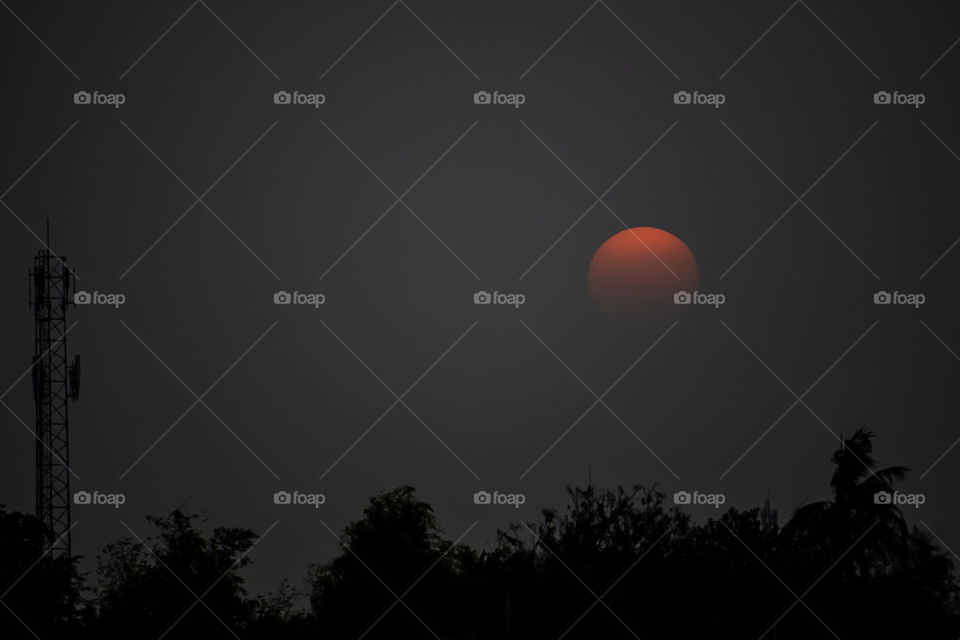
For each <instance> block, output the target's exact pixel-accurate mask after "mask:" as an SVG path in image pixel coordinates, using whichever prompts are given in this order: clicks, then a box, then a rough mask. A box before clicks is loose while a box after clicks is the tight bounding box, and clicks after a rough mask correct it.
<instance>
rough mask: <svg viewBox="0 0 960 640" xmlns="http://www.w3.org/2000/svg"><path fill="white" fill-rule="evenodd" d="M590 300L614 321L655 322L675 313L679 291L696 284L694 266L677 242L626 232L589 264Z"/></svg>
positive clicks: (651, 231)
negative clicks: (675, 295)
mask: <svg viewBox="0 0 960 640" xmlns="http://www.w3.org/2000/svg"><path fill="white" fill-rule="evenodd" d="M588 279H589V283H590V296H591V297H592V298H593V301H594V303H595V304H596V305H597V307H599V308H600V310H601V311H603V312H604V313H605V314H606V315H608V316H610V317H611V318H614V319H617V320H641V319H650V320H658V319H662V318H667V317H670V316H671V315H672V311H673V310H675V308H676V307H675V305H674V303H673V296H674V294H675V293H676V292H678V291H689V292H693V291H695V290H696V289H697V287H698V285H699V283H700V273H699V270H698V269H697V261H696V260H695V259H694V257H693V253H691V251H690V249H688V248H687V245H685V244H684V243H683V241H682V240H680V239H679V238H678V237H676V236H675V235H673V234H670V233H667V232H666V231H663V230H661V229H656V228H654V227H635V228H633V229H625V230H623V231H621V232H620V233H618V234H617V235H615V236H613V237H612V238H610V239H609V240H607V241H606V242H604V243H603V245H602V246H601V247H600V248H599V249H597V252H596V253H595V254H594V256H593V260H591V261H590V273H589V276H588Z"/></svg>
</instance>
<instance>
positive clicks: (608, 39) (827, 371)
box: [0, 0, 960, 591]
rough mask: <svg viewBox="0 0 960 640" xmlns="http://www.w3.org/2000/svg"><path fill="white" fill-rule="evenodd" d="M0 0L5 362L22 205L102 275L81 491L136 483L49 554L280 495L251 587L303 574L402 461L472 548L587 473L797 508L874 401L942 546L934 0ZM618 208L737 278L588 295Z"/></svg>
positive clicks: (266, 502)
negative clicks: (630, 312)
mask: <svg viewBox="0 0 960 640" xmlns="http://www.w3.org/2000/svg"><path fill="white" fill-rule="evenodd" d="M8 5H9V9H3V10H0V42H2V43H3V44H2V47H3V56H2V62H0V66H2V74H3V83H4V87H5V91H4V96H5V98H4V101H3V114H4V117H3V118H2V119H0V130H2V132H3V137H2V139H3V141H4V149H5V151H4V153H3V154H2V157H0V193H2V194H3V195H2V198H0V200H2V202H3V203H4V204H5V205H6V207H5V208H3V209H2V210H0V242H2V247H0V261H2V262H0V296H2V298H3V299H4V300H6V301H7V302H6V306H5V309H6V312H5V313H4V314H3V319H2V322H3V325H2V336H3V354H4V357H3V359H2V361H0V367H2V369H0V381H2V382H0V389H2V390H3V391H5V392H6V390H7V387H9V386H10V385H11V384H13V383H14V381H16V380H17V379H18V377H19V376H21V374H23V373H24V371H25V370H26V368H27V367H28V366H29V365H30V358H31V355H32V351H33V324H32V315H31V311H30V309H29V308H28V306H27V296H26V284H27V283H26V272H27V269H28V267H29V266H30V265H31V260H32V255H33V254H34V253H35V252H36V251H37V250H38V249H40V248H42V245H41V244H40V242H39V241H38V239H37V237H35V235H34V234H36V235H39V234H41V230H42V227H43V224H44V220H45V218H46V216H47V215H49V216H50V218H51V220H52V225H53V230H54V232H53V233H54V235H53V248H54V250H56V251H57V252H59V253H62V254H66V255H67V256H68V258H69V262H70V264H71V265H72V266H73V267H74V268H75V269H76V270H77V273H78V275H79V276H80V281H79V288H80V289H83V290H86V291H90V292H93V291H99V292H106V293H122V294H123V295H124V296H125V298H126V302H125V304H124V305H123V306H122V307H120V308H119V309H116V308H112V307H108V306H97V305H90V306H79V307H77V308H76V309H75V310H72V311H71V321H74V320H75V321H76V322H77V324H76V326H75V328H74V329H73V330H72V332H71V333H70V336H69V344H70V350H71V352H73V353H81V354H82V356H83V362H84V371H83V376H84V379H83V386H82V391H81V399H80V402H79V403H78V404H76V405H73V406H71V417H72V442H71V463H72V467H73V470H74V471H75V473H76V475H77V476H78V477H79V480H75V481H74V487H73V488H74V489H85V490H89V491H94V490H97V491H101V492H105V493H116V492H122V493H123V494H124V495H125V496H126V503H125V504H124V506H123V507H122V508H121V509H119V510H114V509H112V508H109V507H92V506H90V507H76V508H75V509H74V513H73V515H74V518H75V519H76V520H79V521H80V522H79V524H77V525H76V527H75V529H74V531H73V545H74V552H75V553H78V554H82V555H84V556H87V557H88V558H93V557H95V556H96V554H97V553H98V552H99V551H100V550H101V549H102V547H103V546H104V545H105V544H106V543H107V542H109V541H111V540H113V539H116V538H118V537H121V536H124V535H129V532H128V530H127V529H126V528H125V524H126V525H127V526H129V527H130V528H131V529H133V530H134V531H135V532H136V533H137V535H140V536H147V535H149V534H150V533H152V532H151V530H150V526H149V525H148V523H147V522H146V521H145V520H144V515H146V514H163V513H168V512H169V511H170V510H172V509H173V508H175V507H176V506H178V505H181V504H184V503H186V504H187V505H188V507H189V508H190V509H192V510H195V511H204V512H206V513H207V514H208V516H209V520H210V523H211V525H243V526H248V527H251V528H253V529H255V530H256V531H258V532H263V531H266V530H267V529H268V528H270V527H271V526H272V525H274V524H275V523H276V525H275V526H274V527H273V529H271V530H270V533H269V535H267V536H266V537H265V538H264V539H263V540H262V542H260V543H259V544H258V546H257V547H256V548H255V549H254V551H253V552H252V556H251V557H252V558H253V559H254V561H255V563H256V564H255V566H254V567H253V568H252V569H251V570H249V571H248V575H249V577H250V586H251V588H252V589H253V590H254V591H256V590H264V589H269V588H273V587H274V586H275V585H276V583H277V582H278V581H279V580H280V578H282V577H289V578H290V579H291V580H293V581H294V582H296V583H299V582H300V581H301V579H302V577H303V570H304V567H305V565H306V564H307V563H308V562H312V561H320V560H325V559H327V558H329V557H330V555H331V554H332V553H333V552H334V550H335V546H336V540H335V538H334V537H333V536H332V535H331V534H330V533H329V532H328V531H327V529H326V528H325V527H324V525H323V523H326V525H328V526H329V527H330V528H332V529H333V530H334V531H340V530H341V529H342V527H343V526H344V525H345V524H347V523H348V522H349V521H351V520H354V519H357V518H358V517H359V516H360V513H361V510H362V509H363V507H364V505H365V504H366V501H367V499H368V498H369V497H370V496H371V495H375V494H377V493H379V492H381V491H386V490H389V489H392V488H394V487H396V486H398V485H402V484H411V485H413V486H415V487H416V488H417V490H418V494H419V495H420V496H421V497H422V498H424V499H426V500H428V501H429V502H431V504H433V505H434V507H435V509H436V512H437V515H438V517H439V520H440V522H441V524H442V525H443V526H444V527H445V529H446V531H447V534H448V536H449V537H450V538H452V539H456V538H458V537H460V536H461V534H463V533H464V532H465V531H466V530H467V529H468V528H469V527H470V526H471V525H472V524H473V523H474V522H475V521H478V520H479V524H478V525H477V526H476V527H475V528H473V529H472V530H471V531H470V533H469V535H467V536H466V538H465V539H464V541H465V542H469V543H471V544H473V545H475V546H483V545H489V544H490V543H491V542H492V541H493V536H494V533H495V531H496V529H497V528H498V527H503V526H505V525H506V524H507V523H508V522H509V521H511V520H517V519H520V518H530V519H533V518H536V517H538V514H539V509H540V508H541V507H542V506H548V505H560V504H563V502H564V486H565V485H567V484H577V483H579V484H583V483H585V482H587V480H588V478H590V477H592V479H593V481H594V482H595V483H596V484H600V485H604V486H611V487H612V486H615V485H617V484H632V483H644V484H647V485H649V484H652V483H658V484H659V486H660V487H661V488H662V490H663V491H665V492H666V493H667V494H668V495H672V493H673V492H674V491H677V490H679V489H687V490H700V491H703V492H722V493H724V494H725V495H726V497H727V505H731V506H737V507H743V508H748V507H750V506H754V505H757V504H759V503H760V502H761V501H762V500H763V498H764V497H765V496H766V495H767V494H768V493H769V495H770V496H771V500H772V502H773V503H774V506H775V507H777V508H779V510H780V512H781V519H782V520H784V519H785V518H786V517H788V516H789V514H790V512H792V510H793V509H794V508H795V507H797V506H799V505H800V504H801V503H803V502H804V501H810V500H819V499H824V498H826V497H827V496H828V487H827V482H828V480H829V475H830V472H831V466H830V464H829V457H830V454H831V452H832V451H833V450H834V449H835V448H836V447H837V444H838V443H837V438H836V436H837V435H839V434H841V433H843V434H848V435H849V434H850V433H852V432H853V431H854V430H855V429H856V428H858V427H862V426H865V427H869V428H871V429H873V430H874V431H875V432H876V433H877V439H876V450H875V454H876V455H877V457H878V458H879V459H880V461H881V464H904V465H909V466H910V468H911V470H912V472H911V475H910V479H909V481H908V482H907V483H906V484H905V485H904V486H903V487H902V489H903V490H904V491H909V492H922V493H924V494H925V495H926V498H927V500H926V503H925V504H924V506H923V507H922V508H921V509H920V510H918V511H917V512H913V511H912V510H911V512H910V513H909V514H908V517H909V519H910V520H911V522H915V523H917V524H918V525H920V521H921V520H922V521H923V523H925V525H926V526H928V527H929V528H930V529H931V530H932V531H934V532H935V533H936V534H937V535H938V536H939V537H940V538H942V540H943V541H944V542H946V543H947V544H949V545H950V546H951V547H952V548H954V549H956V548H958V547H960V519H958V516H957V511H956V509H955V508H954V505H956V503H957V500H958V498H960V496H958V493H957V492H958V488H957V487H958V486H960V484H958V483H957V479H958V475H960V474H958V468H960V467H958V465H960V447H957V448H956V449H953V450H952V451H950V452H949V453H947V454H946V455H945V456H944V453H945V452H947V451H948V449H950V447H951V446H952V445H953V444H955V442H956V441H957V439H958V438H960V429H958V427H957V422H956V419H955V415H954V407H955V401H954V400H955V396H956V391H955V388H956V385H957V384H958V382H960V359H958V357H957V353H958V352H960V325H958V322H957V320H958V304H957V300H956V294H955V290H956V286H955V285H956V277H957V269H958V267H960V249H956V250H953V251H948V250H949V249H950V248H951V247H952V246H953V245H954V243H955V242H956V240H957V238H958V236H960V219H958V218H957V216H956V215H955V213H956V211H957V205H958V199H960V186H958V185H960V180H958V177H960V158H958V157H957V151H958V150H960V123H958V121H957V119H956V117H955V114H956V113H957V109H958V108H960V104H958V98H960V96H958V92H957V89H956V82H955V79H956V77H957V73H958V71H960V48H958V49H955V50H952V51H948V49H950V47H951V46H952V45H953V44H955V41H956V39H957V38H958V37H960V19H958V18H960V15H958V12H957V10H956V8H955V7H954V6H952V4H951V3H933V4H931V5H929V6H925V7H924V9H923V11H918V10H916V9H914V8H913V7H910V6H907V5H905V4H903V3H898V2H897V3H895V2H881V3H869V4H863V6H862V7H861V8H859V9H854V8H853V7H852V5H851V6H848V7H846V8H839V7H837V6H835V5H834V3H828V2H822V1H813V0H811V1H809V2H806V3H795V4H792V5H791V4H790V3H789V2H774V3H771V2H736V3H723V5H722V6H721V5H720V4H718V3H710V2H690V3H683V4H682V5H681V4H676V3H628V2H621V1H618V0H609V1H607V2H605V3H599V4H593V5H591V4H590V3H589V2H539V3H522V6H520V3H512V2H469V3H455V5H454V4H453V3H442V2H426V1H424V0H407V1H406V2H399V3H395V4H393V5H391V4H390V3H389V2H362V3H361V2H325V3H306V2H296V3H294V2H291V3H283V4H281V5H277V4H276V3H273V4H267V3H262V4H252V3H251V4H247V3H245V4H244V6H242V7H241V6H236V5H234V4H233V3H225V2H222V1H219V0H208V1H207V2H206V3H204V2H200V3H197V4H193V5H191V4H190V3H189V2H182V3H153V5H154V6H152V7H146V6H140V5H139V3H138V6H137V7H133V6H132V5H129V4H128V3H120V2H110V3H93V4H90V3H83V4H78V3H54V5H51V4H49V3H44V4H43V5H42V6H41V5H37V4H34V3H27V2H22V1H9V2H8ZM55 6H56V8H54V7H55ZM185 12H186V13H185ZM14 13H15V15H14ZM774 23H776V25H775V26H773V28H772V29H770V30H769V32H768V33H766V34H765V32H766V31H767V30H768V28H770V27H771V25H774ZM764 34H765V35H764ZM561 36H562V37H561ZM761 36H762V37H761ZM558 39H559V40H558ZM758 39H759V40H758ZM945 52H946V54H945ZM944 54H945V55H944ZM941 56H942V58H941ZM78 91H86V92H89V93H90V94H91V101H93V100H96V99H97V95H98V94H100V95H109V94H122V96H123V104H122V105H120V106H119V107H118V108H115V107H114V106H112V105H110V104H100V105H97V104H75V103H74V94H75V92H78ZM278 91H286V92H289V93H290V94H291V95H292V96H295V95H296V94H294V92H299V94H302V95H304V96H313V95H315V94H322V95H323V104H321V105H312V104H309V102H310V101H313V102H319V99H315V98H309V97H304V98H302V100H304V101H305V102H307V103H308V104H275V102H274V94H275V93H276V92H278ZM478 91H488V92H491V93H493V92H499V93H500V94H508V95H509V94H522V95H523V100H524V101H523V104H522V105H520V106H519V107H515V106H512V105H508V104H475V103H474V94H475V93H476V92H478ZM678 91H687V92H689V93H690V94H691V95H694V92H698V94H722V95H723V98H724V103H723V104H722V105H721V106H720V107H719V108H714V107H713V106H710V105H697V104H675V101H674V94H675V93H676V92H678ZM878 91H887V92H889V93H890V94H891V102H894V101H896V100H898V99H900V100H913V101H914V102H916V101H917V100H916V98H907V97H903V98H900V97H899V96H910V95H916V94H922V96H923V99H924V102H923V104H922V105H920V106H919V107H915V106H911V105H910V104H875V93H876V92H878ZM94 92H98V94H94ZM895 92H896V93H895ZM100 99H102V100H104V101H107V102H109V101H111V100H112V101H116V99H114V98H109V97H102V98H100ZM880 100H881V102H882V101H883V97H882V96H881V97H880ZM612 185H615V186H613V188H612V189H611V188H610V187H611V186H612ZM8 187H9V188H8ZM601 197H602V202H598V198H601ZM198 199H199V201H198ZM398 199H399V201H398ZM623 224H627V225H628V226H654V227H660V228H662V229H665V230H667V231H669V232H671V233H673V234H674V235H676V236H678V237H679V238H681V239H682V240H683V241H684V242H686V244H687V245H688V246H689V247H690V249H691V250H692V251H693V253H694V255H695V256H696V259H697V262H698V264H699V269H700V279H701V285H700V286H701V290H703V291H706V292H720V293H723V294H724V295H725V296H726V303H725V304H724V305H723V306H722V307H721V308H719V309H712V308H706V307H700V308H698V307H693V308H689V309H685V310H684V313H682V314H681V315H680V316H678V322H677V323H676V325H675V326H672V329H671V328H670V327H671V325H670V323H665V324H659V325H652V326H622V325H621V326H617V325H613V324H611V323H610V322H609V321H607V320H606V319H604V318H603V317H602V316H601V315H600V314H599V313H598V312H597V311H596V310H595V309H594V307H593V305H592V303H591V301H590V299H589V297H588V295H587V290H586V274H587V267H588V265H589V262H590V259H591V257H592V255H593V253H594V252H595V251H596V249H597V248H598V247H599V246H600V245H601V244H602V243H603V242H604V240H606V239H607V238H608V237H610V236H612V235H613V234H615V233H617V232H618V231H620V230H622V229H623V228H624V227H623ZM28 228H29V230H28ZM280 290H283V291H289V292H293V291H299V292H302V293H322V294H323V295H324V296H325V303H324V304H323V305H322V306H320V307H319V308H314V307H312V306H307V305H289V306H286V305H275V304H274V293H275V292H277V291H280ZM478 290H488V291H500V292H506V293H522V294H523V295H524V296H525V297H526V302H525V304H524V305H523V306H521V307H520V308H519V309H515V308H513V307H508V306H499V305H490V306H480V305H474V304H473V295H474V293H475V292H476V291H478ZM880 290H885V291H890V292H894V291H898V292H902V293H922V294H924V296H925V302H924V304H923V305H922V306H920V307H919V308H914V307H910V306H905V305H896V304H894V305H875V304H874V293H875V292H877V291H880ZM668 330H669V331H668ZM665 332H666V333H665ZM651 347H652V348H651ZM641 357H642V358H641ZM631 367H632V368H631ZM628 369H629V370H628ZM624 374H625V375H624ZM614 383H616V384H615V386H613V387H612V388H611V385H614ZM411 385H412V388H411ZM211 387H212V388H211ZM208 389H209V392H208ZM608 390H609V393H607V392H608ZM207 392H208V393H207ZM598 396H599V397H601V398H602V401H601V402H597V397H598ZM197 397H200V398H202V402H197ZM398 397H399V398H401V401H399V402H398V401H397V398H398ZM798 398H800V401H798V400H797V399H798ZM3 401H4V403H6V404H7V405H9V408H10V410H11V411H12V413H11V412H8V411H6V410H3V411H0V434H2V436H0V437H2V443H3V444H2V447H0V452H2V453H0V455H2V464H0V481H2V485H0V486H2V491H0V503H4V504H6V505H7V506H8V508H11V509H19V510H24V511H32V510H33V496H34V476H33V473H34V472H33V465H34V457H33V456H34V440H33V436H32V435H31V433H30V432H29V431H28V430H27V429H26V428H24V425H23V424H21V423H20V422H19V421H18V418H17V417H15V416H14V414H16V416H19V418H20V419H22V420H23V421H24V422H25V423H26V425H28V426H30V427H32V426H33V404H32V396H31V389H30V377H29V376H26V377H25V378H23V379H22V381H21V382H20V383H19V384H17V385H15V386H14V387H12V388H11V389H10V390H9V392H7V393H5V395H4V396H3ZM191 407H192V408H191ZM188 409H189V412H187V410H188ZM388 410H389V411H388ZM788 410H789V411H788ZM185 412H187V413H185ZM941 456H943V457H942V458H941ZM938 460H939V462H938ZM921 477H922V479H921ZM278 490H287V491H294V490H297V491H301V492H304V493H323V494H324V495H325V497H326V503H325V504H324V505H323V506H322V507H320V509H317V510H315V509H313V508H311V507H309V506H300V507H297V506H290V505H275V504H274V502H273V494H274V492H276V491H278ZM478 490H488V491H493V490H498V491H501V492H505V493H517V492H520V493H523V494H524V495H525V496H526V503H525V504H524V505H523V506H522V507H521V508H520V509H513V508H512V507H508V506H500V507H496V506H483V505H480V506H478V505H474V504H473V493H474V492H476V491H478ZM694 511H695V513H696V514H697V515H698V517H705V516H707V515H709V514H710V513H712V510H710V509H708V508H700V509H696V510H694ZM321 520H322V521H323V523H321ZM124 523H125V524H124ZM920 526H923V525H920ZM84 567H85V568H87V569H90V568H92V567H93V564H92V563H91V562H87V563H85V565H84Z"/></svg>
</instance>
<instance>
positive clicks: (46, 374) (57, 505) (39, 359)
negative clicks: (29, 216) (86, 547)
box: [30, 221, 80, 557]
mask: <svg viewBox="0 0 960 640" xmlns="http://www.w3.org/2000/svg"><path fill="white" fill-rule="evenodd" d="M46 247H47V248H44V249H42V250H40V251H38V252H37V255H36V256H34V259H33V269H32V270H31V271H30V284H31V286H30V307H31V308H32V309H33V313H34V319H35V324H36V335H35V338H34V355H33V396H34V401H35V403H36V408H37V412H36V413H37V415H36V437H37V446H36V449H37V478H36V480H37V494H36V499H37V511H36V515H37V517H38V518H39V519H40V520H41V522H43V524H44V525H45V526H46V528H47V531H48V534H49V536H50V537H49V538H48V541H47V544H46V545H45V548H44V552H45V553H48V554H49V555H51V556H58V557H59V556H67V557H69V556H70V526H71V521H70V467H69V464H70V439H69V433H70V429H69V414H68V411H67V401H68V400H71V399H72V400H74V401H76V399H77V397H78V394H79V391H80V356H74V359H73V363H69V364H68V362H67V308H68V306H69V305H71V304H73V296H72V294H71V289H72V284H73V273H72V272H71V270H70V268H69V267H67V264H66V256H57V255H55V254H54V253H53V252H51V251H50V249H49V247H50V223H49V221H48V222H47V245H46Z"/></svg>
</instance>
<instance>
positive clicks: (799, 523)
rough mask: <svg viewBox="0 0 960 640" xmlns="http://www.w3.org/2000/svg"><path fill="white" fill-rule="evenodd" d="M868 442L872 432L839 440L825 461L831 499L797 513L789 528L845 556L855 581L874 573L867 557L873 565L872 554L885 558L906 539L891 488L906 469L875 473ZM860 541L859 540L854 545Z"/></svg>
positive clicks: (875, 469)
mask: <svg viewBox="0 0 960 640" xmlns="http://www.w3.org/2000/svg"><path fill="white" fill-rule="evenodd" d="M873 438H874V434H873V432H872V431H869V430H868V429H864V428H860V429H857V431H856V432H855V433H854V434H853V436H852V437H851V438H848V439H846V440H844V439H843V438H842V437H841V444H840V448H839V449H837V450H836V451H835V452H834V453H833V456H832V457H831V458H830V462H831V463H833V465H834V466H835V468H834V471H833V475H832V476H831V478H830V489H831V491H832V492H833V499H832V500H824V501H820V502H813V503H810V504H807V505H804V506H802V507H800V508H799V509H797V511H796V513H795V514H794V517H793V519H792V520H791V521H790V525H789V528H790V529H792V530H793V532H794V534H796V535H800V536H803V537H809V536H813V537H815V538H817V539H819V545H822V546H825V547H833V548H834V550H835V551H836V552H837V553H838V554H841V553H849V557H850V560H851V561H852V563H853V567H854V570H855V571H856V573H858V574H860V575H866V574H869V573H871V572H872V571H873V570H874V569H876V567H877V564H876V562H871V561H870V557H871V556H872V557H873V558H874V559H876V554H877V553H880V554H883V555H885V554H884V550H887V551H890V550H893V549H899V548H902V547H903V545H905V544H906V543H907V541H908V538H909V529H908V527H907V524H906V521H905V520H904V518H903V514H902V513H901V511H900V509H899V508H898V507H897V506H896V505H895V504H894V503H893V500H892V496H893V493H894V490H893V485H894V483H896V482H898V481H902V480H903V479H905V478H906V476H907V472H908V471H909V469H908V468H907V467H903V466H893V467H886V468H883V469H877V468H876V467H877V460H876V459H875V458H874V457H873ZM868 532H869V536H867V533H868ZM861 537H864V538H865V539H864V540H863V541H862V542H860V543H859V544H857V543H858V541H859V540H860V538H861ZM855 544H856V548H854V549H851V547H852V546H854V545H855Z"/></svg>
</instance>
